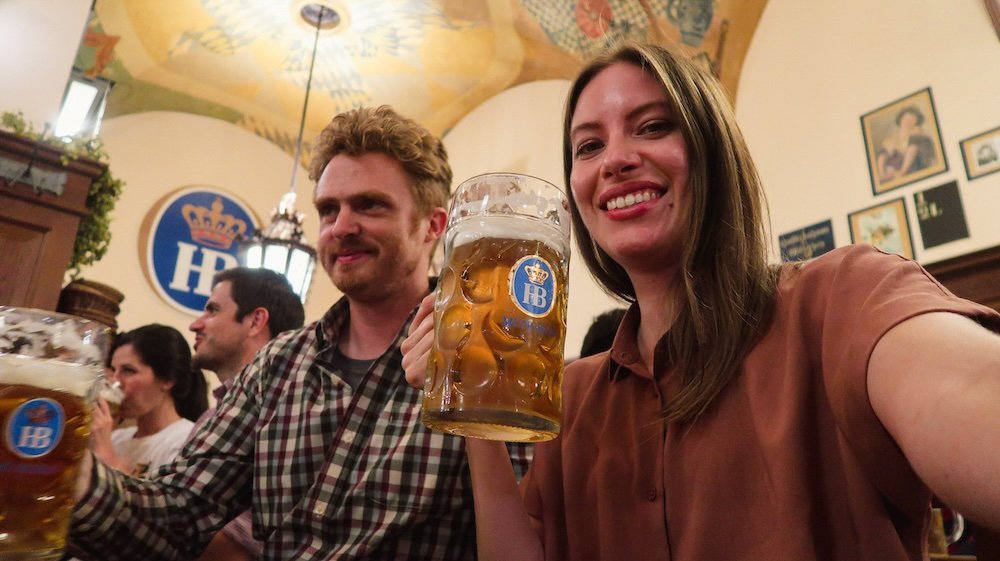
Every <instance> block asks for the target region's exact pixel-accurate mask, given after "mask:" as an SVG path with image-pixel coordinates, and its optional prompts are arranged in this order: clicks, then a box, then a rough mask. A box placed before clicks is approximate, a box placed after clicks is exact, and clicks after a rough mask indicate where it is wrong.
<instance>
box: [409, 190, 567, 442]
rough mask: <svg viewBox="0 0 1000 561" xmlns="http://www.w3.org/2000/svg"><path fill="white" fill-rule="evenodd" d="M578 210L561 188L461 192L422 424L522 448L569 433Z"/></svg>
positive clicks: (451, 226)
mask: <svg viewBox="0 0 1000 561" xmlns="http://www.w3.org/2000/svg"><path fill="white" fill-rule="evenodd" d="M569 236H570V221H569V205H568V202H567V199H566V196H565V194H564V193H563V192H562V191H561V190H560V189H558V188H557V187H555V186H554V185H552V184H550V183H547V182H545V181H542V180H541V179H537V178H534V177H529V176H524V175H517V174H486V175H480V176H478V177H473V178H472V179H469V180H466V181H465V182H463V183H462V184H461V185H459V186H458V189H457V190H456V191H455V196H454V198H453V200H452V203H451V209H450V210H449V212H448V229H447V230H446V232H445V257H444V258H445V263H444V267H443V268H442V270H441V276H440V279H439V281H438V289H437V296H436V301H435V304H434V346H433V348H432V349H431V353H430V359H429V360H428V364H427V381H426V383H425V386H424V405H423V412H422V414H421V419H422V420H423V422H424V424H426V425H427V426H429V427H431V428H433V429H437V430H441V431H445V432H449V433H452V434H458V435H463V436H472V437H477V438H485V439H490V440H506V441H513V442H538V441H542V440H551V439H553V438H555V437H556V435H557V434H558V433H559V423H560V420H561V401H562V375H563V349H564V346H565V340H566V304H567V292H566V281H567V276H568V272H569Z"/></svg>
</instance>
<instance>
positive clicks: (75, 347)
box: [0, 306, 108, 561]
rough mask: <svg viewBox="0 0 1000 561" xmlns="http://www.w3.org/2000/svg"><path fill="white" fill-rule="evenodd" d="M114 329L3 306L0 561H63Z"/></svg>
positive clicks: (0, 337)
mask: <svg viewBox="0 0 1000 561" xmlns="http://www.w3.org/2000/svg"><path fill="white" fill-rule="evenodd" d="M107 331H108V328H107V327H106V326H104V325H101V324H99V323H96V322H92V321H89V320H85V319H82V318H77V317H74V316H68V315H64V314H57V313H54V312H47V311H43V310H32V309H26V308H12V307H5V306H0V429H2V430H3V436H2V437H0V481H2V482H3V483H2V485H0V559H3V560H5V561H6V560H11V561H22V560H25V561H26V560H29V559H30V560H47V559H60V558H61V557H62V554H63V548H64V546H65V542H66V531H67V528H68V526H69V518H70V513H71V512H72V510H73V502H74V501H73V488H74V485H75V483H76V476H77V468H78V465H79V461H80V459H81V458H82V457H83V454H84V453H85V452H86V450H87V441H88V438H89V437H90V406H91V402H92V399H93V397H94V394H95V392H96V389H97V385H98V384H97V382H98V380H100V379H101V377H102V359H103V356H104V352H105V350H106V348H107Z"/></svg>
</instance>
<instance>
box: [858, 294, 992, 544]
mask: <svg viewBox="0 0 1000 561" xmlns="http://www.w3.org/2000/svg"><path fill="white" fill-rule="evenodd" d="M868 394H869V399H870V400H871V404H872V408H873V409H874V410H875V413H876V415H878V417H879V419H880V420H881V421H882V424H883V425H885V427H886V429H887V430H888V431H889V433H890V434H891V435H892V436H893V438H894V439H895V440H896V442H897V443H898V444H899V446H900V448H901V449H902V450H903V453H904V454H906V457H907V459H908V460H909V461H910V464H911V465H912V466H913V468H914V470H915V471H916V472H917V474H918V475H919V476H920V477H921V478H922V479H923V480H924V482H925V483H926V484H927V485H928V487H930V488H931V490H932V491H934V493H935V494H936V495H937V496H938V497H940V498H941V499H942V500H943V501H945V502H946V503H947V504H948V505H949V506H951V507H953V508H955V509H957V510H958V511H959V512H962V513H963V514H965V515H966V516H968V517H969V518H971V519H972V520H975V521H976V522H978V523H980V524H982V525H984V526H988V527H991V528H993V529H1000V479H998V477H1000V476H998V474H1000V336H998V335H996V334H994V333H992V332H990V331H988V330H986V329H984V328H983V327H981V326H979V325H978V324H976V323H975V322H974V321H972V320H970V319H967V318H965V317H962V316H959V315H957V314H951V313H931V314H924V315H920V316H916V317H914V318H911V319H909V320H907V321H905V322H903V323H901V324H899V325H898V326H896V327H894V328H893V329H891V330H890V331H889V332H888V333H886V334H885V335H884V336H883V337H882V339H881V340H880V341H879V343H878V344H877V345H876V347H875V349H874V351H873V352H872V356H871V359H870V361H869V363H868Z"/></svg>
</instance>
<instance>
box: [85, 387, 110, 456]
mask: <svg viewBox="0 0 1000 561" xmlns="http://www.w3.org/2000/svg"><path fill="white" fill-rule="evenodd" d="M113 430H115V420H114V419H113V418H112V417H111V409H110V408H109V407H108V402H107V401H104V399H103V398H101V397H98V398H97V400H96V401H95V403H94V408H93V411H92V412H91V416H90V449H91V450H93V451H94V453H95V454H97V457H98V458H101V459H104V457H105V456H106V455H107V453H108V452H111V453H112V454H113V453H114V449H113V447H112V445H111V431H113Z"/></svg>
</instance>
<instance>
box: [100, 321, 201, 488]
mask: <svg viewBox="0 0 1000 561" xmlns="http://www.w3.org/2000/svg"><path fill="white" fill-rule="evenodd" d="M111 377H112V381H114V382H117V383H118V384H119V385H120V386H121V389H122V392H123V393H124V398H123V399H122V405H121V412H120V416H121V417H122V418H124V419H133V420H134V421H135V426H132V427H128V428H121V429H114V424H115V421H116V419H113V418H112V417H111V413H110V411H109V409H108V406H107V403H105V402H104V401H103V400H100V399H99V400H98V406H97V407H95V408H94V414H93V416H94V419H93V424H92V435H91V447H92V449H93V450H94V453H95V454H96V455H97V456H98V457H99V458H101V459H102V460H104V461H105V462H107V463H108V464H109V465H111V466H113V467H115V468H117V469H119V470H121V471H124V472H126V473H129V474H132V475H136V476H139V477H149V476H152V475H153V474H154V473H155V472H156V469H157V468H158V467H159V466H161V465H163V464H166V463H169V462H170V461H172V460H173V458H174V456H176V455H177V453H178V452H179V451H180V449H181V447H182V446H183V445H184V442H185V440H186V439H187V436H188V433H190V432H191V428H192V427H193V426H194V423H193V421H195V420H197V419H198V417H199V416H200V415H201V414H202V413H203V412H204V411H205V409H207V408H208V390H207V383H206V381H205V376H204V375H203V374H202V373H201V371H200V370H197V369H195V368H193V367H192V365H191V349H190V347H189V346H188V343H187V341H186V340H185V339H184V336H183V335H181V333H180V332H179V331H177V330H176V329H174V328H172V327H169V326H166V325H159V324H152V325H146V326H143V327H139V328H137V329H134V330H132V331H129V332H127V333H124V334H122V335H120V336H119V337H118V338H117V339H115V342H114V344H113V346H112V349H111ZM113 429H114V430H113Z"/></svg>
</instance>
